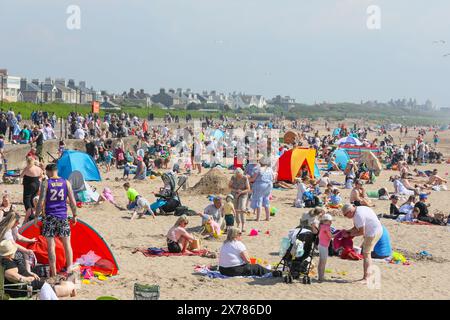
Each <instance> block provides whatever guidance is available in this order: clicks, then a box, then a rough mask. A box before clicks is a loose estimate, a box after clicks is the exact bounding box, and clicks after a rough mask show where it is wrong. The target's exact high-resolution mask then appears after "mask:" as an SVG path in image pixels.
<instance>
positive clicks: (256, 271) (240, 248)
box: [219, 227, 272, 277]
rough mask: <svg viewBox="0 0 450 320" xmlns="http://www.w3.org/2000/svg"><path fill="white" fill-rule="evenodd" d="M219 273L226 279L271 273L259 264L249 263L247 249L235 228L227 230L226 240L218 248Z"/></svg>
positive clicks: (239, 232)
mask: <svg viewBox="0 0 450 320" xmlns="http://www.w3.org/2000/svg"><path fill="white" fill-rule="evenodd" d="M219 271H220V273H221V274H223V275H224V276H228V277H242V276H244V277H245V276H258V277H262V276H264V275H265V274H268V273H271V272H272V271H271V270H269V269H266V268H264V267H262V266H260V265H259V264H251V263H250V257H249V254H248V251H247V247H246V246H245V245H244V244H243V243H242V232H241V230H239V229H238V228H235V227H232V228H229V229H228V232H227V239H226V240H225V242H224V243H223V245H222V247H221V248H220V253H219Z"/></svg>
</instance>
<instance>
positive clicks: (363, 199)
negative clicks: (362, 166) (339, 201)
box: [350, 179, 374, 207]
mask: <svg viewBox="0 0 450 320" xmlns="http://www.w3.org/2000/svg"><path fill="white" fill-rule="evenodd" d="M350 203H352V204H354V205H355V206H357V207H358V206H367V207H372V206H374V205H373V204H372V201H370V199H369V198H368V196H367V193H366V191H365V189H364V186H363V182H362V181H361V180H359V179H357V180H356V181H355V186H354V187H353V189H352V191H351V193H350Z"/></svg>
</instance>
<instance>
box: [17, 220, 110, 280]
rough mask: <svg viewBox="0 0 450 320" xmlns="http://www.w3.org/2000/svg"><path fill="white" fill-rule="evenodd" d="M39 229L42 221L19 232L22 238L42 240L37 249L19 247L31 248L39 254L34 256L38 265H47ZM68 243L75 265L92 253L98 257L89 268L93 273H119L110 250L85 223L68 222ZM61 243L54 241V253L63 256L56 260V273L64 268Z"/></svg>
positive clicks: (45, 244)
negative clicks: (69, 243)
mask: <svg viewBox="0 0 450 320" xmlns="http://www.w3.org/2000/svg"><path fill="white" fill-rule="evenodd" d="M41 228H42V221H39V223H38V225H37V226H35V225H34V222H33V221H31V222H29V223H27V224H26V225H25V226H23V227H22V228H21V229H20V230H19V232H20V234H21V235H23V236H24V237H27V238H29V239H33V238H36V239H42V240H43V242H41V241H40V246H39V247H36V246H34V247H32V246H33V244H26V243H21V245H23V246H25V247H27V248H32V249H33V250H34V251H36V252H37V253H40V254H36V258H37V260H38V263H41V264H48V256H47V254H46V248H47V243H46V240H45V238H44V237H42V236H41ZM70 230H71V236H70V242H71V244H72V250H73V262H74V263H75V262H76V261H77V259H78V258H80V257H81V256H83V255H85V254H87V253H89V251H93V252H94V253H95V254H96V255H97V256H99V257H100V259H99V260H98V261H96V262H95V265H93V266H91V268H92V270H93V271H99V272H103V273H105V274H107V275H116V274H117V273H118V271H119V266H118V265H117V262H116V259H115V258H114V255H113V253H112V252H111V249H110V248H109V246H108V244H107V243H106V242H105V240H104V239H103V238H102V237H101V236H100V234H99V233H98V232H97V231H95V230H94V228H92V227H91V226H90V225H88V224H87V223H86V222H84V221H82V220H79V219H78V221H77V223H76V224H75V225H74V224H73V223H72V222H70ZM62 248H63V247H62V242H61V241H60V240H59V239H58V238H57V241H56V251H57V252H58V254H57V256H58V257H61V255H62V256H63V258H62V260H61V258H59V259H58V261H59V263H57V269H58V271H60V270H61V268H63V267H65V265H64V264H65V257H64V250H63V249H62Z"/></svg>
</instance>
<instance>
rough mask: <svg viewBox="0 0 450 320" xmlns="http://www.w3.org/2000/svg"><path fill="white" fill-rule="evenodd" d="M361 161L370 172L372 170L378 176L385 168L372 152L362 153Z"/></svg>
mask: <svg viewBox="0 0 450 320" xmlns="http://www.w3.org/2000/svg"><path fill="white" fill-rule="evenodd" d="M360 161H362V162H363V163H365V164H366V166H367V168H368V169H369V170H372V171H373V172H374V173H375V175H376V176H379V175H380V173H381V169H382V168H383V167H382V165H381V162H380V160H378V158H377V157H376V156H375V155H374V154H373V153H372V152H370V151H363V152H361V158H360Z"/></svg>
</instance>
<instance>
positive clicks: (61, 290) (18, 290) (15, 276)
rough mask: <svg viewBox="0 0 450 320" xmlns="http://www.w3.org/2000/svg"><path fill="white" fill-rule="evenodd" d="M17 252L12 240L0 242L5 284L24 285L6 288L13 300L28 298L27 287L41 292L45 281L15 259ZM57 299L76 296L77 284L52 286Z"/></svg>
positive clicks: (67, 282) (62, 283)
mask: <svg viewBox="0 0 450 320" xmlns="http://www.w3.org/2000/svg"><path fill="white" fill-rule="evenodd" d="M16 251H17V245H16V244H15V243H14V242H13V241H11V240H3V241H1V242H0V259H1V265H2V267H3V269H4V272H5V284H6V285H8V284H9V285H13V284H19V283H23V285H20V286H14V287H13V288H11V287H8V286H7V287H5V293H6V294H8V295H9V296H10V297H12V298H20V297H26V296H27V294H28V292H27V285H30V286H31V287H32V288H33V291H36V290H41V289H42V288H43V286H44V284H45V281H43V280H41V279H40V278H39V276H38V275H37V274H35V273H33V272H29V271H27V269H26V268H25V266H24V265H23V264H22V263H21V262H20V261H19V260H16V259H14V255H15V254H16ZM51 288H52V289H53V291H54V293H56V296H57V297H68V296H72V297H73V296H75V295H76V290H75V284H74V282H73V281H61V283H60V284H58V285H54V286H51Z"/></svg>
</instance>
